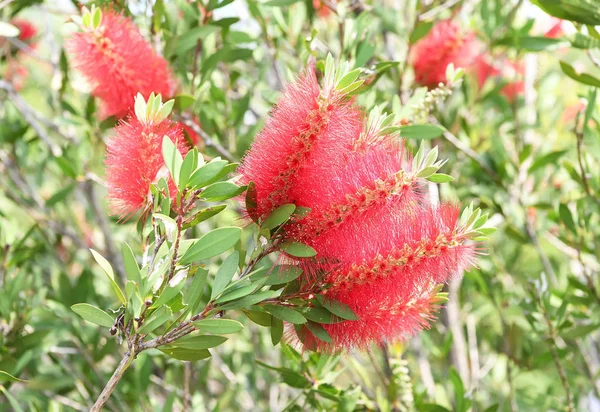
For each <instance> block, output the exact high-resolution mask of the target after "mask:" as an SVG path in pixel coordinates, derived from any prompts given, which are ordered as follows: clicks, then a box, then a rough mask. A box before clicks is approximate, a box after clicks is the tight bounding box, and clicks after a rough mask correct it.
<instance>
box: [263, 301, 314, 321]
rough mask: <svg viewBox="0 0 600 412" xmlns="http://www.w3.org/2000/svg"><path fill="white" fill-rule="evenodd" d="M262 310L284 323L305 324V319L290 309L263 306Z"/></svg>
mask: <svg viewBox="0 0 600 412" xmlns="http://www.w3.org/2000/svg"><path fill="white" fill-rule="evenodd" d="M263 308H265V309H266V310H267V312H269V313H270V314H271V315H273V316H275V317H276V318H278V319H281V320H283V321H285V322H289V323H295V324H301V323H306V318H305V317H304V316H302V315H301V314H300V313H298V312H296V311H295V310H294V309H292V308H289V307H286V306H278V305H263Z"/></svg>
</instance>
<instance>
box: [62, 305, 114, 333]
mask: <svg viewBox="0 0 600 412" xmlns="http://www.w3.org/2000/svg"><path fill="white" fill-rule="evenodd" d="M71 310H73V312H75V313H77V314H78V315H79V316H81V317H82V318H83V319H85V320H87V321H88V322H92V323H94V324H96V325H100V326H104V327H106V328H112V326H113V325H114V324H115V319H114V318H113V317H112V316H110V315H109V314H108V313H106V312H105V311H103V310H102V309H100V308H97V307H96V306H93V305H90V304H88V303H77V304H75V305H73V306H71Z"/></svg>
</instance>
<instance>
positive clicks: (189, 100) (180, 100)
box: [175, 94, 196, 111]
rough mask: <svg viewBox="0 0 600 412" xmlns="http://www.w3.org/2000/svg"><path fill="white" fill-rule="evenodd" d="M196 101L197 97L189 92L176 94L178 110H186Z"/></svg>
mask: <svg viewBox="0 0 600 412" xmlns="http://www.w3.org/2000/svg"><path fill="white" fill-rule="evenodd" d="M194 103H196V98H195V97H194V96H192V95H189V94H178V95H177V96H175V107H176V108H177V109H178V110H181V111H184V110H186V109H187V108H189V107H190V106H192V105H193V104H194Z"/></svg>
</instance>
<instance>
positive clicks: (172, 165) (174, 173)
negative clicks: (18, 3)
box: [162, 136, 183, 184]
mask: <svg viewBox="0 0 600 412" xmlns="http://www.w3.org/2000/svg"><path fill="white" fill-rule="evenodd" d="M162 153H163V159H164V161H165V165H166V166H167V169H169V173H171V177H172V178H173V180H174V181H175V183H176V184H177V183H178V182H179V169H181V164H182V163H183V158H182V157H181V153H179V149H177V146H175V143H173V142H172V141H171V139H170V138H169V136H164V137H163V141H162Z"/></svg>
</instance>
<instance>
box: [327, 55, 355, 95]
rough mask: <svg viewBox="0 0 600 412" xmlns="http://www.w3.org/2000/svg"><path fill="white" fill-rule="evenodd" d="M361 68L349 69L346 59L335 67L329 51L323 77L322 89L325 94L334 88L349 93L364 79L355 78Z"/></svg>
mask: <svg viewBox="0 0 600 412" xmlns="http://www.w3.org/2000/svg"><path fill="white" fill-rule="evenodd" d="M361 71H362V69H360V68H358V69H354V70H350V65H349V64H348V62H347V61H345V62H343V63H342V64H340V65H339V66H338V67H337V68H336V66H335V62H334V60H333V56H332V55H331V53H328V54H327V58H326V59H325V76H324V79H323V89H324V90H325V91H326V92H327V94H329V93H331V92H332V91H334V90H337V91H338V92H340V93H342V94H350V93H352V92H353V91H355V90H356V89H358V88H359V87H360V86H361V85H362V84H363V83H364V80H356V79H358V76H360V73H361Z"/></svg>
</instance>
